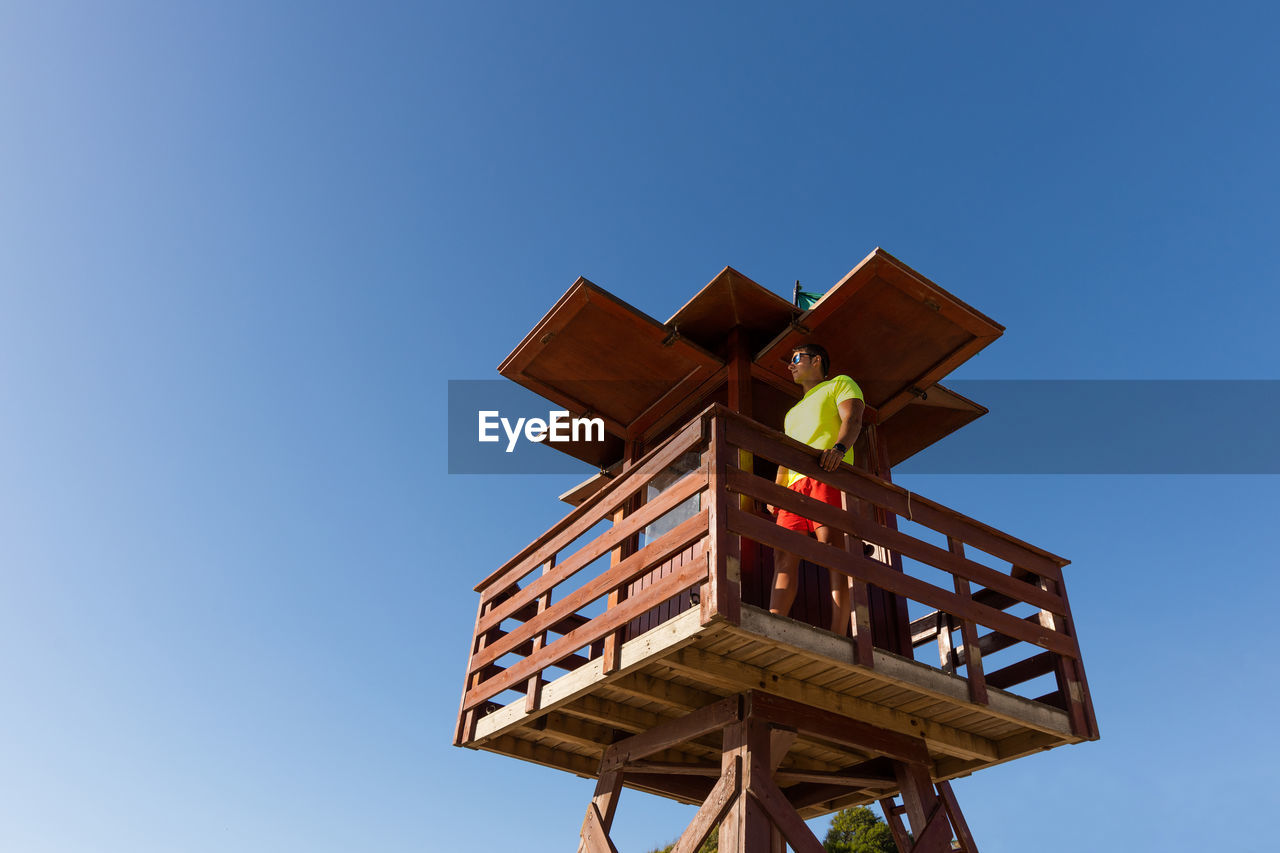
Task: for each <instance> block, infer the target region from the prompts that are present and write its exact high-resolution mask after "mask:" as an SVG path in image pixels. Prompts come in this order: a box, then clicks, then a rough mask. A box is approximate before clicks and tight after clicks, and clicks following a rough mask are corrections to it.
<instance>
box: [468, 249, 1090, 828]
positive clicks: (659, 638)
mask: <svg viewBox="0 0 1280 853" xmlns="http://www.w3.org/2000/svg"><path fill="white" fill-rule="evenodd" d="M1002 331H1003V327H1001V326H1000V325H998V324H997V323H995V322H993V321H992V320H990V319H989V318H987V317H986V316H984V315H983V314H981V313H979V312H978V311H976V310H974V309H973V308H971V307H969V306H968V305H966V304H964V303H963V302H961V301H960V300H959V299H957V298H955V297H954V296H952V295H951V294H949V293H947V292H946V291H944V290H943V289H941V288H940V287H938V286H937V285H935V284H933V283H932V282H930V281H929V280H928V279H926V278H924V277H923V276H921V275H920V274H919V273H917V272H915V271H913V270H911V269H910V268H908V267H907V266H906V265H904V264H903V263H901V262H900V261H898V260H897V259H895V258H893V257H892V256H890V255H889V254H888V253H886V252H884V251H881V250H879V249H877V250H876V251H874V252H872V253H871V254H870V255H869V256H867V258H866V259H864V260H863V261H862V263H860V264H859V265H858V266H857V267H856V268H855V269H854V270H853V271H852V272H850V273H849V274H848V275H847V276H846V277H845V278H844V279H843V280H842V281H840V283H839V284H837V285H836V286H835V287H834V288H833V289H832V290H831V291H830V292H828V293H827V294H826V295H825V296H824V297H823V298H822V299H821V300H820V301H818V302H817V304H815V305H814V306H813V307H812V308H810V309H808V310H806V311H801V310H800V309H798V308H797V307H795V306H794V305H792V304H791V303H789V302H788V301H787V300H785V299H783V298H781V297H779V296H777V295H776V294H774V293H772V292H770V291H768V290H766V289H765V288H763V287H761V286H760V285H758V284H756V283H755V282H753V281H751V280H750V279H748V278H747V277H745V276H743V275H742V274H741V273H738V272H737V271H735V270H733V269H730V268H726V269H725V270H724V271H722V272H721V273H720V274H719V275H717V276H716V277H715V279H713V280H712V281H711V283H710V284H708V285H707V286H706V287H704V288H703V289H702V290H701V291H700V292H699V293H698V294H697V295H696V296H695V297H694V298H693V299H692V300H690V301H689V302H688V304H686V305H685V306H684V307H683V308H681V309H680V310H679V311H677V312H676V313H675V314H674V315H673V316H672V317H671V319H670V320H668V321H667V322H666V323H659V322H658V321H656V320H654V319H652V318H650V317H648V316H646V315H645V314H643V313H641V312H640V311H637V310H636V309H634V308H632V307H631V306H629V305H627V304H626V303H624V302H622V301H621V300H619V299H617V298H616V297H614V296H613V295H611V294H609V293H608V292H606V291H605V290H603V289H601V288H599V287H597V286H596V285H594V284H592V283H591V282H588V281H586V280H584V279H579V280H578V281H577V282H575V283H574V284H573V286H572V287H570V288H569V290H568V292H567V293H565V294H564V296H563V297H561V299H560V300H559V301H558V302H557V303H556V304H555V305H554V306H553V307H552V308H551V310H550V312H548V314H547V315H546V316H545V317H543V318H542V320H541V321H540V322H539V323H538V324H537V325H536V326H535V327H534V328H533V331H531V332H530V333H529V334H528V335H527V336H526V337H525V339H524V340H523V341H522V342H521V343H520V345H519V346H518V347H516V349H515V351H514V352H512V354H511V355H510V356H508V358H507V359H506V360H505V361H504V362H503V363H502V365H501V366H500V367H499V372H500V373H501V374H502V375H503V376H505V377H507V378H509V379H512V380H514V381H515V382H518V383H519V384H521V385H523V386H525V387H527V388H530V389H532V390H533V391H536V392H538V393H539V394H541V395H542V396H544V397H546V398H547V399H548V400H550V401H552V402H553V403H555V404H557V405H558V406H559V407H562V408H564V409H567V410H569V411H570V412H571V413H572V414H573V415H574V416H590V417H599V418H602V419H603V421H604V423H605V425H606V429H607V433H608V435H607V436H606V440H605V441H602V442H599V441H597V442H586V441H583V442H580V443H577V444H560V445H557V446H558V447H560V448H561V449H564V450H566V451H567V452H569V453H571V454H572V455H574V456H576V457H577V458H579V459H582V460H584V461H586V462H589V463H590V464H592V465H594V466H596V467H598V468H600V469H601V474H600V475H598V476H596V477H593V478H591V479H590V480H588V481H587V482H585V483H583V484H582V485H581V486H579V487H578V488H576V489H574V490H572V491H570V492H569V493H567V494H565V495H563V496H562V499H563V500H565V501H567V502H568V503H570V504H572V505H574V509H572V510H571V511H570V512H569V513H568V514H567V515H566V516H565V517H564V518H563V519H562V520H561V521H560V522H559V523H557V524H556V525H555V526H553V527H552V528H551V529H550V530H548V531H547V532H546V533H545V534H543V535H542V536H540V537H538V539H537V540H535V541H534V542H532V543H530V544H529V545H527V546H526V547H525V548H524V549H523V550H522V551H520V552H519V553H518V554H517V555H516V556H515V557H513V558H512V559H511V560H510V561H508V562H507V563H506V564H505V565H503V566H501V567H500V568H498V569H497V570H496V571H493V572H492V573H490V574H489V575H488V577H486V578H485V579H484V580H482V581H481V582H480V584H479V585H478V586H477V587H476V591H477V592H478V593H480V604H479V613H478V615H477V617H476V626H475V631H474V634H473V636H472V638H471V643H470V652H469V661H468V664H467V672H466V683H465V687H464V690H463V697H462V705H461V711H460V714H459V719H458V725H457V730H456V732H455V736H454V742H455V743H456V744H458V745H461V746H467V747H471V748H478V749H486V750H490V751H492V752H496V753H500V754H503V755H509V756H512V757H514V758H519V759H523V760H525V761H533V762H536V763H538V764H543V765H547V766H549V767H556V768H559V769H561V770H567V771H569V772H571V773H576V774H578V775H581V776H586V777H592V778H596V779H597V780H598V782H597V786H596V793H595V797H594V799H593V800H592V801H591V803H590V804H589V805H588V807H587V814H586V819H585V820H584V822H583V826H582V836H581V846H580V848H579V849H580V850H585V851H587V852H588V853H607V851H612V850H613V849H614V848H613V843H612V842H611V841H610V839H609V827H610V825H611V823H612V820H613V815H614V812H615V809H616V808H617V805H618V800H619V795H620V793H621V789H622V788H623V787H630V788H634V789H638V790H643V791H648V792H651V793H655V794H659V795H662V796H665V797H669V798H672V799H675V800H679V801H681V802H686V803H693V804H697V805H699V806H700V808H699V809H698V812H697V814H696V816H695V818H694V820H693V822H692V823H691V824H690V825H689V827H688V828H687V829H686V830H685V831H684V833H683V834H682V835H681V837H680V840H679V842H678V843H677V845H676V850H677V851H679V853H692V851H695V850H696V849H697V848H698V847H699V845H700V844H701V843H702V841H703V840H704V839H705V838H706V836H707V835H708V833H709V832H710V831H711V830H712V829H713V828H714V827H715V826H717V825H720V826H721V833H720V849H721V850H722V851H726V853H728V852H729V851H734V853H737V852H738V851H749V852H750V853H755V851H762V852H763V853H768V852H769V851H773V853H777V851H782V850H783V849H784V847H785V846H787V845H789V846H790V847H791V848H792V849H794V850H796V851H803V853H818V851H821V850H822V847H821V845H820V844H819V842H818V840H817V839H816V838H815V837H814V835H813V834H812V833H811V832H810V831H809V829H808V827H807V826H806V825H805V823H804V819H807V818H811V817H816V816H819V815H823V814H827V813H830V812H833V811H836V810H838V809H841V808H845V807H848V806H851V805H857V804H865V803H870V802H872V801H877V802H879V803H880V805H881V806H882V808H883V809H884V812H885V817H886V819H887V820H888V822H889V826H890V828H891V830H892V831H893V833H894V837H895V839H896V841H897V844H898V848H899V849H900V850H902V851H904V853H905V851H922V852H923V851H929V853H932V852H933V851H941V850H951V849H957V847H956V846H953V845H958V849H963V850H968V851H974V850H976V845H975V844H974V841H973V838H972V837H971V835H970V833H969V830H968V828H967V827H966V825H965V822H964V818H963V816H962V814H961V812H960V808H959V805H958V804H957V802H956V798H955V796H954V795H953V793H952V791H951V788H950V785H949V780H951V779H954V778H956V777H960V776H965V775H968V774H970V773H972V772H974V771H975V770H980V769H982V768H984V767H989V766H991V765H994V764H999V763H1002V762H1005V761H1010V760H1012V759H1015V758H1019V757H1022V756H1025V755H1029V754H1032V753H1035V752H1039V751H1042V750H1046V749H1051V748H1053V747H1055V746H1060V745H1062V744H1068V743H1076V742H1079V741H1084V740H1096V739H1097V737H1098V729H1097V723H1096V721H1095V718H1094V712H1093V705H1092V702H1091V700H1090V697H1089V689H1088V686H1087V683H1086V681H1085V674H1084V664H1083V661H1082V660H1081V655H1080V647H1079V645H1078V643H1077V640H1076V636H1075V630H1074V627H1073V622H1072V618H1071V608H1070V606H1069V604H1068V602H1067V590H1066V586H1065V584H1064V582H1063V567H1064V566H1066V565H1067V562H1068V561H1067V560H1065V559H1063V558H1061V557H1058V556H1055V555H1054V554H1051V553H1049V552H1047V551H1045V550H1042V549H1040V548H1037V547H1035V546H1034V545H1030V544H1028V543H1026V542H1023V541H1021V540H1019V539H1016V538H1014V537H1013V536H1010V535H1008V534H1006V533H1003V532H1001V531H999V530H997V529H995V528H993V527H991V526H989V525H987V524H984V523H982V522H980V521H977V520H975V519H972V518H969V517H967V516H965V515H963V514H961V513H959V512H957V511H955V510H952V509H949V508H947V507H945V506H942V505H940V504H938V503H936V502H934V501H931V500H929V499H928V498H926V497H923V496H921V495H917V494H913V493H911V492H909V491H907V490H906V489H903V488H901V487H899V486H896V485H894V484H893V481H892V477H891V475H890V474H891V469H892V467H893V466H894V465H896V464H898V463H899V462H901V461H902V460H904V459H906V458H907V457H910V456H911V455H913V454H915V453H917V452H919V451H920V450H922V449H924V448H925V447H928V446H929V445H931V444H933V443H934V442H936V441H938V440H940V439H942V438H943V437H945V436H946V435H948V434H950V433H952V432H954V431H955V430H957V429H959V428H960V427H962V426H964V425H965V424H967V423H969V422H971V421H972V420H974V419H975V418H978V417H980V416H981V415H983V414H985V413H986V410H985V409H984V408H983V407H981V406H980V405H978V404H976V403H974V402H972V401H970V400H967V399H965V398H963V397H961V396H959V395H958V394H955V393H953V392H951V391H948V390H947V389H946V388H944V387H943V386H942V385H940V384H938V383H939V382H940V381H941V380H942V379H943V378H944V377H945V376H946V375H947V374H948V373H950V372H951V371H952V370H954V369H955V368H956V367H957V366H959V365H960V364H962V363H963V362H964V361H966V360H967V359H969V358H970V357H972V356H973V355H974V354H975V353H977V352H978V351H979V350H981V349H982V348H983V347H985V346H986V345H987V344H989V343H990V342H991V341H993V340H995V339H996V338H997V337H999V335H1000V334H1001V333H1002ZM806 341H812V342H816V343H821V344H822V345H824V346H825V347H826V348H827V350H828V351H829V352H830V354H831V359H832V366H833V374H834V373H847V374H849V375H851V376H852V377H853V378H854V379H855V380H856V381H857V382H858V383H859V384H860V385H861V387H862V389H863V391H864V394H865V396H866V403H867V408H866V412H865V414H864V417H863V423H864V427H863V430H862V434H861V436H860V438H859V440H858V443H857V445H856V446H855V452H856V466H852V467H851V466H848V465H844V466H841V468H840V469H839V470H837V471H835V472H830V473H828V472H825V471H823V470H821V469H820V468H819V467H818V466H817V464H816V460H815V454H814V453H813V452H812V451H811V450H810V449H809V448H807V447H805V446H804V445H801V444H799V443H797V442H795V441H792V440H791V439H788V438H787V437H786V436H785V435H783V434H782V433H781V432H780V431H779V429H778V428H779V426H780V425H781V424H782V421H783V416H784V414H785V412H786V411H787V409H788V408H789V407H790V406H791V405H792V404H793V403H794V401H795V400H796V399H798V398H799V396H800V388H799V386H797V385H794V384H793V383H792V382H791V380H790V376H789V374H788V372H787V369H786V362H787V358H788V356H789V355H790V352H791V349H792V348H793V347H794V346H796V345H797V344H799V343H802V342H806ZM778 465H784V466H786V467H788V468H791V469H793V470H795V471H799V472H801V473H803V474H806V475H808V476H810V477H815V478H817V479H820V480H823V481H825V482H828V483H831V484H833V485H835V486H836V487H838V488H839V489H841V490H842V491H843V492H844V494H845V498H846V502H845V506H844V508H843V509H841V508H836V507H832V506H829V505H826V504H821V503H817V502H815V501H812V500H811V499H809V498H807V497H804V496H800V495H797V494H795V493H793V492H789V491H787V490H785V489H782V488H781V487H779V486H777V485H775V484H774V473H775V471H776V466H778ZM765 503H771V504H774V505H778V506H782V507H786V508H789V509H792V510H794V511H796V512H798V513H801V514H803V515H806V516H808V517H810V518H813V519H814V520H816V521H820V522H823V523H825V524H828V525H832V526H834V527H836V528H838V529H841V530H843V531H845V532H846V533H848V534H850V536H848V537H846V540H847V542H849V543H850V544H849V545H848V546H846V548H845V549H843V550H841V549H837V548H834V547H832V546H828V545H824V544H822V543H820V542H818V541H817V540H816V539H812V538H809V537H806V536H803V535H802V534H799V533H795V532H792V531H788V530H784V529H782V528H780V527H779V526H778V525H777V524H775V523H774V522H773V521H772V519H771V518H770V517H769V516H768V515H767V514H766V513H765V512H764V510H763V505H764V504H765ZM863 542H868V543H871V544H873V545H874V546H875V549H874V553H873V554H871V555H869V556H868V555H865V554H864V547H863V544H862V543H863ZM775 547H778V548H784V549H786V550H789V551H792V552H795V553H798V554H799V555H800V556H801V557H802V558H803V559H804V560H805V561H806V562H805V563H804V564H802V573H801V587H800V593H799V596H798V597H797V601H796V604H795V606H794V607H793V609H792V612H791V614H790V616H789V617H781V616H775V615H771V614H770V613H769V612H768V610H767V604H768V599H769V588H770V585H771V581H772V549H773V548H775ZM828 568H830V569H836V570H838V571H840V572H842V573H844V574H846V575H848V576H849V577H850V578H851V581H852V589H853V593H852V597H853V601H854V614H853V618H852V620H851V621H852V624H851V626H850V630H849V631H848V632H847V633H846V634H845V635H844V636H840V635H837V634H833V633H831V632H830V631H827V630H824V629H823V628H819V627H815V626H819V625H821V626H826V625H828V624H829V612H830V611H829V608H830V602H829V599H828V595H827V591H826V586H827V584H828V581H827V575H828V572H827V569H828ZM913 617H914V618H913ZM918 658H922V659H918ZM899 798H900V799H901V803H900V804H899V802H898V800H899ZM904 815H905V817H907V818H908V819H909V822H910V835H908V829H907V827H906V825H905V824H904V821H903V816H904ZM953 839H954V841H953Z"/></svg>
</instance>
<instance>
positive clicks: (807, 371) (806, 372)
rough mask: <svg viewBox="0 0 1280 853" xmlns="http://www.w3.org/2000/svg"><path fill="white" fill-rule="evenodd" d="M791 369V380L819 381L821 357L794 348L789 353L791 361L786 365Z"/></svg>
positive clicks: (798, 381)
mask: <svg viewBox="0 0 1280 853" xmlns="http://www.w3.org/2000/svg"><path fill="white" fill-rule="evenodd" d="M787 369H788V370H790V371H791V381H792V382H796V383H804V382H821V381H822V359H820V358H818V357H817V356H816V355H814V354H813V353H809V352H805V351H803V350H796V351H795V352H793V353H791V363H790V364H789V365H787Z"/></svg>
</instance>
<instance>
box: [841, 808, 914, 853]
mask: <svg viewBox="0 0 1280 853" xmlns="http://www.w3.org/2000/svg"><path fill="white" fill-rule="evenodd" d="M822 846H823V848H824V849H826V851H827V853H897V852H898V847H897V845H896V844H894V843H893V833H891V832H890V831H889V827H888V826H886V825H885V823H884V821H882V820H880V816H879V815H877V814H876V813H875V812H873V811H871V809H869V808H867V807H866V806H857V807H856V808H852V809H841V810H840V811H838V812H836V816H835V817H834V818H832V820H831V828H830V829H828V830H827V837H826V839H824V840H823V842H822Z"/></svg>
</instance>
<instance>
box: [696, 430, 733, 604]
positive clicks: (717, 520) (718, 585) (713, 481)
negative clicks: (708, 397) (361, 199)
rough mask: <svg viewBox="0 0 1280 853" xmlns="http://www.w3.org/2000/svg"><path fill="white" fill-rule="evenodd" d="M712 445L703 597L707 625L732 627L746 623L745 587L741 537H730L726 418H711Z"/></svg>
mask: <svg viewBox="0 0 1280 853" xmlns="http://www.w3.org/2000/svg"><path fill="white" fill-rule="evenodd" d="M709 432H710V444H709V445H708V446H707V450H706V453H705V455H704V457H703V458H704V459H705V460H706V465H707V491H706V496H707V505H708V516H707V525H708V531H707V532H708V534H709V535H708V548H707V560H708V561H709V562H708V569H709V571H708V574H707V582H706V583H705V584H704V585H703V588H702V591H701V597H700V607H701V616H700V619H701V622H702V624H703V625H706V624H708V623H709V622H711V621H713V620H715V619H717V618H720V619H726V620H728V621H729V622H730V623H731V624H734V625H738V624H740V623H741V622H742V585H741V583H740V580H741V577H742V576H741V567H740V563H739V553H738V542H737V536H735V535H733V534H730V533H729V526H728V512H727V510H728V503H729V492H728V490H727V489H726V488H725V469H726V467H727V466H728V464H729V460H728V455H729V452H728V451H729V445H728V441H727V440H726V438H725V429H724V418H723V417H713V418H711V429H710V430H709Z"/></svg>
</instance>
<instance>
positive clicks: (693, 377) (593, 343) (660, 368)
mask: <svg viewBox="0 0 1280 853" xmlns="http://www.w3.org/2000/svg"><path fill="white" fill-rule="evenodd" d="M722 364H723V362H722V361H721V360H720V359H719V358H717V357H716V356H714V355H712V354H711V353H709V352H707V351H705V350H704V349H702V348H701V347H699V346H697V345H696V344H695V343H693V342H691V341H688V340H684V339H682V338H680V337H679V336H677V335H672V334H671V333H670V332H669V331H668V330H667V329H666V328H665V327H664V326H662V324H660V323H658V322H657V321H656V320H654V319H653V318H652V317H649V316H648V315H647V314H644V313H643V312H641V311H639V310H637V309H635V308H633V307H632V306H630V305H628V304H627V303H625V302H623V301H621V300H619V299H618V298H617V297H615V296H613V295H612V294H610V293H609V292H608V291H605V290H603V289H602V288H600V287H597V286H596V285H594V284H592V283H591V282H589V281H587V280H586V279H581V278H580V279H578V281H576V282H575V283H574V284H573V286H572V287H570V288H569V290H568V291H567V292H566V293H565V295H564V296H563V297H561V299H560V300H559V301H558V302H557V303H556V304H555V306H554V307H553V308H552V309H551V311H549V312H548V313H547V315H546V316H545V317H543V318H542V321H541V322H539V323H538V325H537V326H535V327H534V328H533V330H532V331H531V332H530V333H529V334H528V335H526V336H525V339H524V340H523V341H521V343H520V345H519V346H517V347H516V349H515V350H514V351H512V353H511V355H509V356H507V358H506V359H505V360H504V361H503V362H502V364H501V365H499V367H498V372H499V373H500V374H502V375H503V376H505V377H507V378H508V379H511V380H512V381H514V382H517V383H519V384H521V385H523V386H525V387H526V388H529V389H530V390H532V391H535V392H536V393H538V394H541V395H542V396H543V397H546V398H547V399H548V400H550V401H552V402H553V403H556V404H558V405H560V406H563V407H564V408H566V409H568V410H569V411H570V412H572V413H573V414H575V415H583V414H589V415H591V416H593V417H594V416H599V417H601V418H603V419H604V421H605V425H606V428H607V430H608V431H609V432H610V433H612V434H613V435H615V436H619V437H623V436H626V435H628V432H629V430H630V428H631V426H632V424H634V423H636V422H637V421H638V420H639V419H640V418H641V416H642V415H645V414H646V413H652V412H653V411H654V410H655V408H656V409H661V408H663V407H664V406H674V405H676V404H677V403H678V402H679V401H680V400H681V399H682V398H683V394H686V393H688V391H689V390H691V389H692V388H695V387H697V386H698V385H699V384H700V383H702V382H704V381H705V380H706V379H708V378H709V377H710V376H711V375H712V374H714V373H715V371H716V370H718V369H719V368H720V367H721V366H722ZM562 449H565V450H569V448H568V447H567V446H565V447H563V448H562ZM572 455H575V456H577V457H578V458H583V456H582V455H581V454H580V452H579V453H572ZM587 461H591V462H592V464H599V462H598V461H596V460H594V459H592V460H587Z"/></svg>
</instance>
